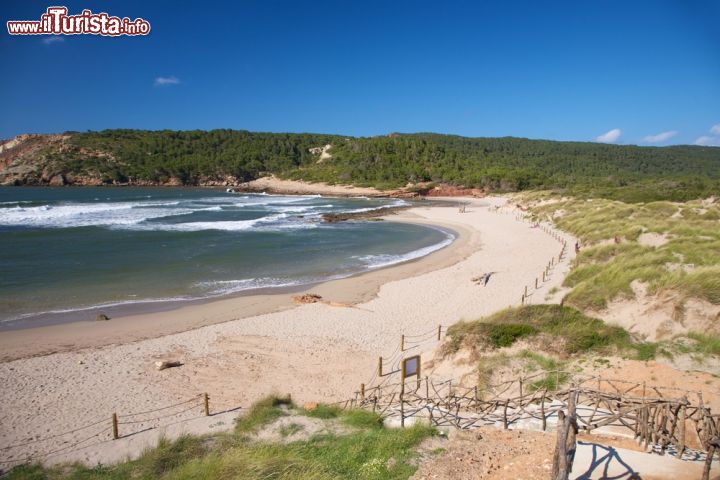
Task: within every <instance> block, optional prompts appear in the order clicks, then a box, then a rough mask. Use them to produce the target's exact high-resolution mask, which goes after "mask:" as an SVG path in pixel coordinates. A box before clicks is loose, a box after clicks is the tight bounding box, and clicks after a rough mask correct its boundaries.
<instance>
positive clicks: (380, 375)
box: [378, 357, 383, 377]
mask: <svg viewBox="0 0 720 480" xmlns="http://www.w3.org/2000/svg"><path fill="white" fill-rule="evenodd" d="M382 376H383V374H382V357H378V377H382Z"/></svg>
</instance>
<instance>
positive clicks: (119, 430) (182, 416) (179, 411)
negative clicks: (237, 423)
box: [0, 393, 243, 473]
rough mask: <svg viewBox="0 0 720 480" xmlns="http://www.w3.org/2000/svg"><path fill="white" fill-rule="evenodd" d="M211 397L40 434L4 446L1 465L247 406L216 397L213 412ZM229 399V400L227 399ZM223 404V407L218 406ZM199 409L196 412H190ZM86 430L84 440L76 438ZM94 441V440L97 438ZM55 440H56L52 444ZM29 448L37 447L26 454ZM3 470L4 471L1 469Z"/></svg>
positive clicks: (57, 454)
mask: <svg viewBox="0 0 720 480" xmlns="http://www.w3.org/2000/svg"><path fill="white" fill-rule="evenodd" d="M210 400H211V397H210V396H209V395H208V394H207V393H202V394H198V395H194V396H192V397H190V398H188V399H186V400H183V401H181V402H177V403H173V404H170V405H164V406H161V407H157V408H153V409H150V410H143V411H139V412H132V413H125V414H117V413H112V414H110V415H107V416H103V417H98V418H99V419H97V420H95V421H92V422H91V423H88V424H87V425H83V426H81V427H78V428H74V429H72V430H68V431H65V432H62V433H56V434H52V435H49V436H45V437H38V438H34V439H32V440H28V441H25V442H21V443H15V444H12V445H4V446H0V466H2V467H4V468H10V467H12V466H15V465H19V464H25V463H32V462H38V461H41V460H47V459H49V458H52V457H56V456H59V455H63V454H68V453H71V452H74V451H78V450H82V449H85V448H88V447H90V446H93V445H99V444H101V443H105V442H108V441H113V440H118V439H122V438H127V437H130V436H132V435H135V434H138V433H141V432H146V431H149V430H157V429H160V428H164V427H167V426H170V425H174V424H177V423H182V422H187V421H190V420H194V419H197V418H201V417H203V416H208V417H209V416H212V415H214V414H220V413H226V412H231V411H235V410H239V409H241V408H243V407H242V406H240V405H237V404H236V403H235V402H233V401H231V400H228V399H222V398H221V397H213V398H212V400H213V401H212V406H213V407H215V409H216V411H214V412H212V411H211V409H210V407H211V402H210ZM223 400H225V401H223ZM218 407H220V410H217V408H218ZM193 411H196V412H197V414H196V415H191V414H189V412H193ZM79 432H82V436H81V438H80V439H78V438H76V437H78V436H80V435H76V434H79ZM93 440H94V441H93ZM50 442H52V443H50ZM18 449H22V450H23V453H18V455H19V456H14V455H13V454H12V451H13V450H18ZM27 450H34V451H33V452H32V453H30V454H26V453H24V452H26V451H27ZM0 473H2V470H1V469H0Z"/></svg>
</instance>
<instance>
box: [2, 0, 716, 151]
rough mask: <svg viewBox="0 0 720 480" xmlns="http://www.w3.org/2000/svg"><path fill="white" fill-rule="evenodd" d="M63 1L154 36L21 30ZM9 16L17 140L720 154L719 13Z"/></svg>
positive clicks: (502, 8) (389, 6)
mask: <svg viewBox="0 0 720 480" xmlns="http://www.w3.org/2000/svg"><path fill="white" fill-rule="evenodd" d="M55 4H60V5H66V6H67V7H68V8H69V11H70V13H71V14H77V13H80V11H81V10H82V9H83V8H89V9H91V10H92V11H93V12H100V11H105V12H108V13H109V14H111V15H117V16H120V17H123V16H127V17H130V18H132V19H134V18H136V17H143V18H145V19H147V20H148V21H149V22H150V23H151V25H152V32H151V33H150V35H149V36H147V37H133V38H128V37H120V38H104V37H96V36H90V35H81V36H67V37H62V39H55V40H50V41H48V39H47V38H43V37H37V36H10V35H8V33H7V29H6V27H5V22H6V21H7V20H26V19H29V20H35V19H39V18H40V15H41V14H42V13H44V12H45V9H46V8H47V7H48V6H50V5H55ZM543 4H544V5H543ZM0 5H1V6H0V11H1V12H2V17H3V18H2V20H3V32H2V34H1V35H0V58H1V59H2V63H3V68H2V71H1V72H0V105H2V115H0V138H8V137H11V136H13V135H16V134H19V133H25V132H61V131H65V130H79V131H84V130H100V129H105V128H142V129H165V128H168V129H212V128H234V129H246V130H253V131H275V132H285V131H289V132H323V133H340V134H348V135H358V136H370V135H380V134H386V133H390V132H420V131H425V132H427V131H432V132H440V133H453V134H459V135H465V136H508V135H510V136H518V137H529V138H549V139H556V140H589V141H593V140H600V141H608V142H614V143H632V144H658V145H665V144H692V143H696V142H697V143H704V144H718V145H720V28H718V26H717V25H718V21H720V20H718V19H720V2H718V1H717V0H715V1H693V0H678V1H665V0H654V1H628V0H625V1H602V0H596V1H592V2H591V1H583V0H574V1H568V2H563V1H557V2H538V1H522V2H521V1H503V2H493V3H491V2H451V1H443V2H440V1H433V2H430V1H421V0H416V1H402V2H391V1H377V2H375V1H354V2H351V1H337V2H330V1H322V2H321V1H317V2H300V1H287V2H281V1H273V0H265V1H237V2H227V3H225V2H212V1H205V2H183V1H172V2H171V1H165V2H163V1H158V2H148V1H144V2H139V1H111V2H95V1H89V0H88V1H84V2H76V1H71V2H65V3H63V2H54V3H42V2H36V1H32V0H24V1H10V2H8V1H4V2H2V4H0ZM158 79H165V80H164V81H163V80H158ZM652 137H654V138H652Z"/></svg>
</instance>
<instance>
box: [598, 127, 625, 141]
mask: <svg viewBox="0 0 720 480" xmlns="http://www.w3.org/2000/svg"><path fill="white" fill-rule="evenodd" d="M620 135H622V131H620V129H619V128H613V129H612V130H610V131H609V132H606V133H603V134H602V135H600V136H599V137H595V141H596V142H600V143H615V142H617V141H618V139H619V138H620Z"/></svg>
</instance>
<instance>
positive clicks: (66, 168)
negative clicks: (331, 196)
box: [0, 130, 720, 201]
mask: <svg viewBox="0 0 720 480" xmlns="http://www.w3.org/2000/svg"><path fill="white" fill-rule="evenodd" d="M326 144H329V145H331V148H330V149H329V151H328V153H330V155H331V156H330V158H323V159H322V160H321V159H320V154H319V152H317V151H316V152H315V153H311V151H310V149H312V148H316V147H322V146H324V145H326ZM18 149H21V146H18V147H15V148H14V149H9V150H7V149H6V151H5V152H2V153H0V182H2V183H5V184H8V183H14V184H44V183H48V182H49V179H51V178H52V177H53V176H57V175H62V178H63V183H80V182H78V181H77V180H76V179H78V178H84V179H88V178H90V179H94V180H96V181H98V182H101V183H135V184H143V183H151V184H152V183H158V184H163V183H168V182H172V183H175V184H184V185H207V184H213V183H219V182H228V181H229V182H230V183H232V182H244V181H248V180H252V179H255V178H258V177H259V176H263V175H266V174H275V175H278V176H280V177H285V178H292V179H303V180H308V181H325V182H330V183H352V184H355V185H359V186H374V187H378V188H381V189H389V188H398V187H404V186H406V185H407V184H408V183H411V184H417V183H422V182H442V183H449V184H453V185H458V186H465V187H473V188H483V189H486V190H493V191H518V190H527V189H568V190H569V191H570V193H575V194H594V195H599V196H605V197H611V198H621V199H624V200H630V201H646V200H657V199H672V200H684V199H689V198H698V197H700V196H707V195H711V194H713V193H716V192H717V191H718V190H719V188H718V185H720V148H713V147H697V146H673V147H638V146H625V145H605V144H597V143H583V142H557V141H549V140H529V139H522V138H511V137H504V138H467V137H459V136H453V135H439V134H432V133H419V134H392V135H388V136H382V137H363V138H354V137H345V136H337V135H323V134H291V133H252V132H247V131H237V130H212V131H198V130H195V131H169V130H163V131H142V130H105V131H102V132H87V133H68V134H66V136H65V137H63V141H62V142H54V143H52V142H48V145H46V146H45V147H43V148H35V149H34V150H33V152H32V154H28V153H25V154H23V155H15V156H14V157H13V156H12V152H13V151H17V150H18ZM18 159H19V160H18ZM18 161H20V162H21V163H24V167H26V168H21V165H18ZM3 164H4V165H5V171H3V170H2V168H3ZM28 165H30V166H32V167H33V168H30V167H28ZM18 172H21V174H18Z"/></svg>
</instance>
